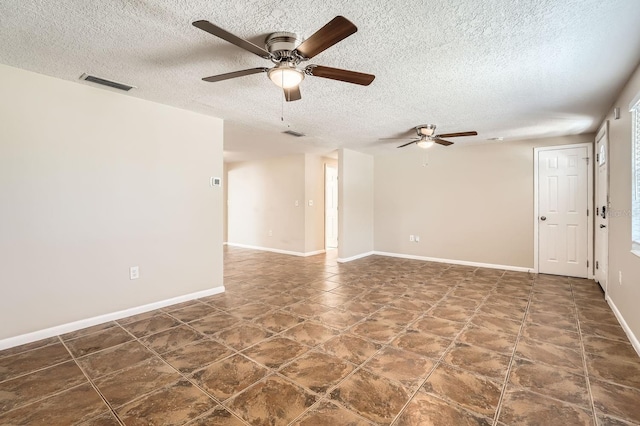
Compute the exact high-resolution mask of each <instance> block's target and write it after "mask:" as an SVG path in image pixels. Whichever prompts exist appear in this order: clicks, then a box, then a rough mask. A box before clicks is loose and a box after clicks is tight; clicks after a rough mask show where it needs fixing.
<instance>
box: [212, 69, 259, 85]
mask: <svg viewBox="0 0 640 426" xmlns="http://www.w3.org/2000/svg"><path fill="white" fill-rule="evenodd" d="M267 71H269V68H264V67H263V68H249V69H248V70H242V71H234V72H228V73H226V74H219V75H212V76H211V77H205V78H203V79H202V80H203V81H207V82H209V83H215V82H216V81H222V80H229V79H230V78H236V77H244V76H245V75H251V74H260V73H261V72H267Z"/></svg>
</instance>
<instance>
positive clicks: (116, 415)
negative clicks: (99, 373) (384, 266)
mask: <svg viewBox="0 0 640 426" xmlns="http://www.w3.org/2000/svg"><path fill="white" fill-rule="evenodd" d="M58 339H60V342H61V343H62V345H63V346H64V347H65V349H66V350H67V351H68V352H69V354H70V355H71V358H72V359H73V362H74V363H75V364H76V366H78V368H79V369H80V371H81V372H82V374H83V375H84V377H85V378H86V379H87V381H88V382H89V384H90V385H91V387H92V388H93V390H94V391H96V393H97V394H98V395H99V396H100V398H101V399H102V401H103V402H104V403H105V405H106V406H107V408H108V409H109V411H110V412H111V414H112V415H113V416H114V417H115V418H116V420H117V421H118V423H120V425H124V422H123V421H122V419H120V416H118V413H116V410H115V409H114V408H113V406H112V405H111V404H110V403H109V401H107V398H105V396H104V395H103V394H102V392H101V391H100V389H99V388H98V386H96V384H95V383H94V381H93V380H92V379H91V377H89V375H88V374H87V372H86V371H85V370H84V368H82V366H81V365H80V363H79V362H78V360H77V359H76V357H75V355H73V353H72V352H71V350H70V349H69V347H68V346H67V344H66V343H65V341H64V340H63V339H62V337H60V336H58ZM100 415H102V413H101V414H100ZM100 415H98V416H96V417H95V418H98V417H100Z"/></svg>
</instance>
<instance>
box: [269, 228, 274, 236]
mask: <svg viewBox="0 0 640 426" xmlns="http://www.w3.org/2000/svg"><path fill="white" fill-rule="evenodd" d="M269 236H270V237H273V231H272V230H271V229H269Z"/></svg>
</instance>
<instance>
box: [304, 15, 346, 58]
mask: <svg viewBox="0 0 640 426" xmlns="http://www.w3.org/2000/svg"><path fill="white" fill-rule="evenodd" d="M356 31H358V28H357V27H356V26H355V25H353V23H351V21H349V20H348V19H347V18H345V17H344V16H336V17H335V18H333V19H332V20H331V21H329V23H328V24H326V25H325V26H324V27H322V28H320V29H319V30H318V31H316V32H315V33H313V34H312V35H311V37H309V38H308V39H306V40H305V41H303V42H302V44H301V45H300V46H298V48H297V49H296V50H295V52H298V53H299V54H300V56H303V57H305V58H306V59H311V58H313V57H314V56H316V55H317V54H318V53H320V52H323V51H325V50H327V49H328V48H330V47H331V46H333V45H334V44H336V43H338V42H339V41H342V40H344V39H345V38H347V37H349V36H350V35H351V34H353V33H355V32H356Z"/></svg>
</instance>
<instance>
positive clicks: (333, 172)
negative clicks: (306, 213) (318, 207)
mask: <svg viewBox="0 0 640 426" xmlns="http://www.w3.org/2000/svg"><path fill="white" fill-rule="evenodd" d="M324 197H325V200H324V206H325V214H324V232H325V247H326V248H327V250H328V249H335V248H337V247H338V168H337V167H334V166H330V165H328V164H325V166H324Z"/></svg>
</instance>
